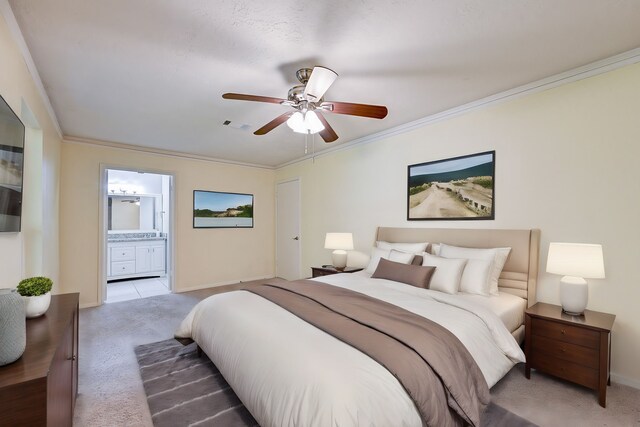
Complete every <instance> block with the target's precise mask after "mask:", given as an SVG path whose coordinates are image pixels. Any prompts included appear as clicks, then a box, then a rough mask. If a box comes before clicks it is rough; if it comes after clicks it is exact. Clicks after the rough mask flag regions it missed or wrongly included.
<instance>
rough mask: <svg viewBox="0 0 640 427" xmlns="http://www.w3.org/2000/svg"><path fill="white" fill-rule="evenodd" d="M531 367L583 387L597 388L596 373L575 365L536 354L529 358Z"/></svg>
mask: <svg viewBox="0 0 640 427" xmlns="http://www.w3.org/2000/svg"><path fill="white" fill-rule="evenodd" d="M531 367H533V368H534V369H540V370H541V371H544V372H547V373H549V374H551V375H555V376H556V377H559V378H562V379H565V380H567V381H571V382H574V383H576V384H580V385H583V386H585V387H589V388H594V389H597V388H598V371H597V370H596V369H591V368H587V367H586V366H582V365H578V364H577V363H572V362H569V361H566V360H562V359H558V358H555V357H551V356H548V355H544V354H542V353H537V352H536V353H534V354H533V355H532V357H531Z"/></svg>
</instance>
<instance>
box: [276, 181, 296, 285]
mask: <svg viewBox="0 0 640 427" xmlns="http://www.w3.org/2000/svg"><path fill="white" fill-rule="evenodd" d="M293 181H298V233H297V235H298V237H299V239H300V240H299V241H298V242H299V244H298V248H299V249H298V252H299V256H298V277H300V276H301V274H302V241H303V240H302V239H303V236H302V177H300V176H296V177H292V178H287V179H283V180H281V181H277V182H276V188H275V193H276V203H275V205H276V206H275V208H276V209H275V210H276V221H275V223H276V224H275V229H276V239H275V244H276V250H275V251H274V252H275V254H276V259H275V261H276V262H275V264H276V265H275V267H276V268H275V275H276V277H279V276H278V185H280V184H286V183H288V182H293Z"/></svg>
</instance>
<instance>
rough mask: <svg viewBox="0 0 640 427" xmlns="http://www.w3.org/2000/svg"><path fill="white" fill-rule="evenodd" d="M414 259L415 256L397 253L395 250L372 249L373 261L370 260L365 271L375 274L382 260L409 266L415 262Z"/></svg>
mask: <svg viewBox="0 0 640 427" xmlns="http://www.w3.org/2000/svg"><path fill="white" fill-rule="evenodd" d="M413 257H414V255H413V254H410V253H407V252H402V251H397V250H395V249H381V248H371V259H370V260H369V264H368V265H367V268H366V269H365V271H366V272H367V273H369V274H373V273H374V272H375V271H376V268H378V263H379V262H380V258H384V259H388V260H389V261H395V262H399V263H402V264H409V263H410V262H411V261H412V260H413Z"/></svg>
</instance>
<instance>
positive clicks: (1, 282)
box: [0, 15, 61, 292]
mask: <svg viewBox="0 0 640 427" xmlns="http://www.w3.org/2000/svg"><path fill="white" fill-rule="evenodd" d="M0 95H2V96H3V97H4V99H5V100H6V101H7V103H8V104H9V105H10V106H11V108H12V109H13V111H14V112H15V113H16V114H18V116H20V118H21V119H22V121H23V122H25V123H27V122H28V121H29V119H31V118H27V117H24V115H23V112H24V111H25V109H24V108H23V104H25V105H26V106H27V107H28V110H30V111H31V112H32V113H33V116H34V117H33V118H35V120H36V121H37V124H38V125H39V127H40V128H41V130H42V131H41V136H40V131H37V132H27V135H29V134H32V135H33V134H37V137H38V138H41V141H42V142H41V145H39V146H38V147H37V150H39V152H34V151H33V147H29V148H28V149H27V153H26V154H28V155H30V156H32V157H30V158H29V159H25V170H24V194H23V222H22V230H23V232H21V233H0V287H15V286H16V285H17V282H18V281H19V280H21V279H22V278H24V275H25V274H26V273H28V274H42V275H45V276H49V277H51V278H52V279H53V281H54V292H59V290H60V287H59V281H58V265H59V263H58V253H59V246H58V243H59V242H58V189H59V175H60V145H61V141H60V138H59V136H58V134H57V131H56V128H55V127H54V124H53V122H52V120H51V118H50V117H49V115H48V112H47V109H46V107H45V104H44V102H43V100H42V98H41V97H40V93H39V92H38V90H37V87H36V85H35V83H34V81H33V78H32V77H31V74H30V73H29V70H28V69H27V66H26V64H25V60H24V58H23V56H22V53H21V51H20V49H19V48H18V45H17V44H16V42H15V40H14V38H13V36H12V34H11V32H10V31H9V28H8V26H7V23H6V21H5V19H4V16H1V15H0ZM28 142H29V141H27V143H28ZM34 158H35V159H36V161H35V162H34V161H32V160H34ZM34 193H41V194H42V195H41V196H40V197H41V199H42V200H35V199H34V198H33V197H31V195H32V194H34ZM34 209H38V210H40V209H41V210H42V214H40V213H34V212H33V211H32V210H34ZM25 233H26V234H29V233H31V234H29V236H27V238H25ZM32 248H33V249H32ZM25 270H28V271H25Z"/></svg>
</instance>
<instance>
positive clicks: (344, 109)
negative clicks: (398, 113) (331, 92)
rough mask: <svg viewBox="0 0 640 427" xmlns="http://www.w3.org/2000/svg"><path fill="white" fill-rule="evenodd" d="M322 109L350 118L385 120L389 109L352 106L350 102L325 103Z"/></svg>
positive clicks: (361, 105)
mask: <svg viewBox="0 0 640 427" xmlns="http://www.w3.org/2000/svg"><path fill="white" fill-rule="evenodd" d="M321 106H322V107H328V108H327V109H326V110H327V111H331V112H332V113H335V114H348V115H350V116H360V117H370V118H372V119H384V118H385V117H387V113H388V110H387V107H385V106H384V105H369V104H352V103H349V102H334V101H327V102H323V103H322V105H321Z"/></svg>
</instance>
